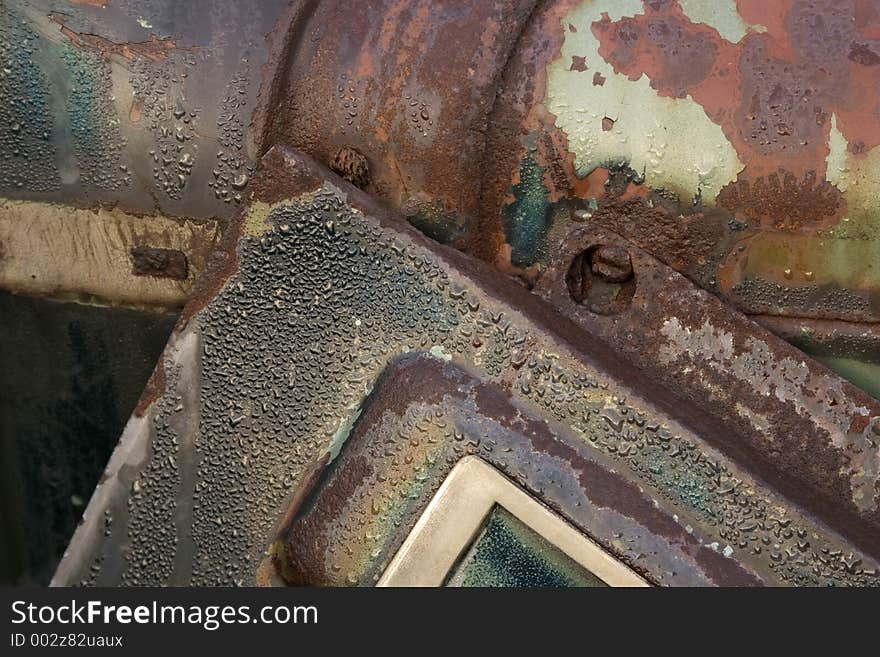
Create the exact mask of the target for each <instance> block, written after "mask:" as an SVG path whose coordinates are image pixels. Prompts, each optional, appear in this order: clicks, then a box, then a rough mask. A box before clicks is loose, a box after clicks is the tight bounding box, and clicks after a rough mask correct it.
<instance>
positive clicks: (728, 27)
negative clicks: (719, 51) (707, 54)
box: [678, 0, 767, 43]
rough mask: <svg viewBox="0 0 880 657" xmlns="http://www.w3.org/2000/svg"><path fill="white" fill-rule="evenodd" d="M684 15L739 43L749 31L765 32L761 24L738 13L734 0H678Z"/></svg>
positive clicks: (765, 29) (732, 41)
mask: <svg viewBox="0 0 880 657" xmlns="http://www.w3.org/2000/svg"><path fill="white" fill-rule="evenodd" d="M678 4H679V6H680V7H681V10H682V11H683V12H684V14H685V16H687V17H688V18H690V19H691V20H692V21H693V22H694V23H705V24H706V25H708V26H709V27H714V28H715V29H716V30H718V34H720V35H721V36H722V37H723V38H724V39H727V40H728V41H730V42H731V43H739V42H740V41H741V40H742V38H743V37H744V36H745V35H746V34H748V33H749V32H766V31H767V28H766V27H764V26H763V25H752V24H750V23H748V22H746V20H745V19H744V18H743V17H742V16H741V15H740V13H739V10H738V9H737V7H736V2H735V1H734V0H678Z"/></svg>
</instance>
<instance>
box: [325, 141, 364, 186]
mask: <svg viewBox="0 0 880 657" xmlns="http://www.w3.org/2000/svg"><path fill="white" fill-rule="evenodd" d="M330 169H331V170H332V171H333V172H334V173H338V174H339V175H340V176H341V177H342V178H343V180H347V181H348V182H350V183H351V184H352V185H354V186H355V187H358V188H360V189H365V188H366V187H368V186H369V184H370V165H369V163H368V162H367V158H365V157H364V156H363V155H362V154H361V153H358V152H357V151H356V150H355V149H353V148H351V147H350V146H343V147H342V148H340V149H339V150H338V151H336V154H335V155H334V156H333V157H332V158H331V160H330Z"/></svg>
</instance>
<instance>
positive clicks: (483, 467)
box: [378, 456, 649, 587]
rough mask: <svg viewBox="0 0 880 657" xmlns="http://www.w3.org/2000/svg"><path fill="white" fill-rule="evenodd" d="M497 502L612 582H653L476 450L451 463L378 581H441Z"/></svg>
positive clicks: (634, 584)
mask: <svg viewBox="0 0 880 657" xmlns="http://www.w3.org/2000/svg"><path fill="white" fill-rule="evenodd" d="M495 505H499V506H502V507H503V508H505V509H506V510H507V511H509V512H510V513H511V514H513V515H514V516H516V517H517V518H518V519H519V520H521V521H522V522H523V523H525V524H526V525H528V526H529V527H530V528H531V529H533V530H534V531H536V532H537V533H538V534H540V535H541V536H542V537H544V538H545V539H546V540H547V541H549V542H550V543H552V544H553V545H555V546H556V547H558V548H559V549H560V550H562V551H563V552H564V553H565V554H567V555H568V556H569V557H571V558H572V559H574V560H575V561H576V562H577V563H579V564H580V565H581V566H583V567H584V568H586V569H587V570H589V571H590V572H592V573H593V574H594V575H596V577H598V578H599V579H601V580H602V581H603V582H605V583H606V584H608V585H609V586H626V587H645V586H649V584H648V582H646V581H645V580H644V579H642V578H641V577H640V576H639V575H637V574H636V573H635V572H633V571H632V570H630V569H629V568H627V567H626V566H625V565H624V564H622V563H621V562H619V561H617V560H616V559H614V558H613V557H611V556H610V555H609V554H608V553H607V552H605V551H604V550H603V549H602V548H601V547H599V546H598V545H597V544H596V543H594V542H593V541H592V540H590V539H589V538H587V537H586V536H584V535H583V534H581V533H580V532H579V531H578V530H577V529H575V528H574V527H572V526H571V525H570V524H568V523H567V522H565V521H564V520H563V519H562V518H560V517H559V516H558V515H556V514H555V513H553V512H551V511H550V510H549V509H548V508H547V507H545V506H543V505H542V504H541V503H540V502H538V501H537V500H535V499H534V498H533V497H531V496H530V495H528V494H527V493H525V492H524V491H523V490H522V489H520V488H519V487H518V486H516V485H515V484H514V483H513V482H512V481H510V480H509V479H508V478H507V477H505V476H504V475H502V474H501V473H500V472H498V471H497V470H496V469H495V468H493V467H492V466H490V465H489V464H487V463H486V462H484V461H482V460H481V459H479V458H478V457H476V456H466V457H465V458H463V459H462V460H461V461H459V462H458V463H457V464H456V466H455V467H454V468H453V469H452V472H450V473H449V476H448V477H447V478H446V480H445V481H444V482H443V484H442V485H441V486H440V489H439V490H438V491H437V493H436V494H435V495H434V497H433V498H432V499H431V502H430V503H429V504H428V506H427V508H426V509H425V511H424V512H423V513H422V515H421V517H420V518H419V520H418V522H417V523H416V525H415V527H413V530H412V532H410V534H409V536H407V537H406V540H405V541H404V542H403V545H402V546H401V548H400V550H398V552H397V554H396V555H394V559H392V561H391V563H390V564H389V566H388V568H387V569H386V570H385V572H384V573H383V574H382V577H381V578H380V579H379V583H378V586H441V585H442V584H443V582H444V581H445V580H446V578H447V576H448V574H449V572H450V571H451V570H452V568H453V567H454V566H455V564H456V562H457V561H458V560H459V559H460V557H461V555H462V554H463V553H464V552H465V551H466V550H467V549H468V547H469V546H470V545H471V543H472V542H473V540H474V538H475V537H476V536H477V534H478V533H479V531H480V529H481V528H482V526H483V522H484V521H485V519H486V517H487V516H488V515H489V513H490V512H491V511H492V509H493V508H494V507H495Z"/></svg>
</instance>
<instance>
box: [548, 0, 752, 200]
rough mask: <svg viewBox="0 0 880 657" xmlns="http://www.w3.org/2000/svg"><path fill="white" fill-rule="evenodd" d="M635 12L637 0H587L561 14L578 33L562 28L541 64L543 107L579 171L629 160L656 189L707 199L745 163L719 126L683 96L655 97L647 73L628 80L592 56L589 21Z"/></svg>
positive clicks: (596, 55)
mask: <svg viewBox="0 0 880 657" xmlns="http://www.w3.org/2000/svg"><path fill="white" fill-rule="evenodd" d="M642 9H643V6H642V3H641V2H640V1H638V0H620V1H611V0H599V1H597V2H590V1H587V2H583V3H581V4H580V5H579V6H578V7H576V8H575V9H574V10H572V12H571V13H570V14H569V15H568V16H566V17H565V18H564V19H563V21H562V22H563V24H565V25H567V24H571V25H573V26H575V28H576V29H577V31H576V32H573V31H571V30H568V31H566V34H565V43H564V44H563V47H562V53H561V56H560V57H559V58H558V59H557V60H555V61H554V62H553V63H551V65H550V67H549V69H548V77H549V79H548V89H547V96H548V98H547V103H546V104H547V107H548V109H549V110H550V111H551V112H552V113H553V114H554V115H555V116H556V125H557V126H558V127H559V128H560V129H562V130H563V131H564V132H565V133H566V134H567V135H568V140H569V148H570V149H571V150H572V152H574V154H575V168H576V171H577V174H578V175H579V176H582V177H583V176H586V175H588V174H589V173H591V172H592V171H593V170H595V169H597V168H599V167H607V166H610V165H615V164H629V166H630V167H632V168H633V169H634V170H635V171H636V172H637V173H638V174H640V175H643V176H644V179H645V182H646V184H648V185H649V186H651V187H653V188H655V189H661V188H662V189H667V190H670V191H673V192H675V193H676V194H678V195H679V196H680V197H682V198H683V199H692V198H694V197H696V196H700V197H701V198H702V200H703V201H704V202H707V203H710V204H711V203H712V202H713V201H714V200H715V198H716V197H717V195H718V193H719V192H720V191H721V189H722V188H723V187H724V186H725V185H727V184H728V183H731V182H733V181H734V180H736V177H737V175H738V173H739V172H740V171H741V170H742V169H743V168H744V166H745V165H744V164H743V163H742V162H741V161H740V159H739V157H738V156H737V153H736V149H735V148H734V147H733V145H732V144H731V143H730V141H729V140H728V139H727V137H726V136H725V135H724V132H723V131H722V129H721V127H720V126H719V125H717V124H716V123H714V122H713V121H712V120H711V119H710V118H709V117H708V115H707V114H706V112H705V111H704V110H703V108H702V107H701V106H700V105H699V104H698V103H696V102H695V101H694V100H693V99H692V98H691V97H690V96H687V97H685V98H667V97H661V96H660V95H658V93H657V91H656V90H654V89H652V88H651V82H650V80H649V79H648V77H647V76H645V75H642V76H641V77H640V78H638V79H637V80H630V79H629V78H627V77H626V76H625V75H622V74H619V73H617V72H615V71H614V69H613V68H612V66H611V65H610V64H608V63H607V62H606V61H605V60H604V59H603V58H602V57H601V56H600V54H599V40H598V39H597V38H596V36H595V34H594V33H593V30H592V24H593V23H594V22H596V21H598V20H600V19H602V17H603V14H607V15H608V17H609V18H611V19H612V20H619V19H620V18H622V17H624V16H634V15H636V14H640V13H641V12H642ZM574 55H580V56H584V57H586V61H587V65H588V66H589V67H590V70H592V71H596V72H598V73H599V74H600V75H602V76H603V77H604V78H605V83H604V84H603V85H593V84H591V83H589V81H584V78H583V77H582V76H580V73H579V72H577V71H570V70H569V66H568V65H567V64H566V63H569V64H570V62H571V58H572V56H574ZM606 116H607V117H613V118H614V124H613V125H612V126H610V129H609V130H603V126H602V120H603V119H604V118H605V117H606ZM684 135H686V138H682V136H684Z"/></svg>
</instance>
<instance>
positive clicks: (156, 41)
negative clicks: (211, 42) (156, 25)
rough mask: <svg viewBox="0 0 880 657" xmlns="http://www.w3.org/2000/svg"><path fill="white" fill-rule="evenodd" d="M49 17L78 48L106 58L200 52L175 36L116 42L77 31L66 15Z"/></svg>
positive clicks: (158, 58) (161, 57) (157, 57)
mask: <svg viewBox="0 0 880 657" xmlns="http://www.w3.org/2000/svg"><path fill="white" fill-rule="evenodd" d="M49 17H50V18H51V19H52V21H54V22H55V23H58V25H60V26H61V33H62V34H63V35H64V36H66V37H67V38H68V39H70V42H71V43H72V44H73V45H74V46H75V47H77V48H83V49H87V50H94V51H96V52H98V53H100V55H101V56H102V57H104V58H105V59H109V58H110V56H111V55H118V56H120V57H123V58H124V59H128V60H131V59H135V58H143V59H148V60H150V61H154V62H159V61H163V60H165V59H167V58H168V53H169V52H171V51H174V50H179V51H188V52H198V50H199V47H198V46H188V47H186V46H179V45H178V44H177V42H176V41H175V39H174V38H173V37H165V38H160V37H157V36H156V35H155V34H151V35H150V40H149V41H137V42H131V43H115V42H113V41H110V40H109V39H105V38H104V37H102V36H98V35H97V34H87V33H81V32H76V31H74V30H72V29H70V28H69V27H67V26H66V25H65V24H64V16H63V15H61V14H56V13H53V14H50V15H49Z"/></svg>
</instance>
